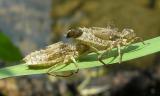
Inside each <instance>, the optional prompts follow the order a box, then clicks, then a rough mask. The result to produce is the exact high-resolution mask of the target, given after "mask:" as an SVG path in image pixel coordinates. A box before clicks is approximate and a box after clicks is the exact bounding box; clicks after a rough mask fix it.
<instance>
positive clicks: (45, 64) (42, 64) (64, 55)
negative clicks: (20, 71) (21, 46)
mask: <svg viewBox="0 0 160 96" xmlns="http://www.w3.org/2000/svg"><path fill="white" fill-rule="evenodd" d="M79 56H80V52H78V50H77V48H76V45H74V44H70V43H63V42H58V43H55V44H52V45H50V46H48V47H47V48H46V49H43V50H40V51H35V52H32V53H31V54H29V55H27V56H26V57H25V58H24V59H23V60H24V61H25V62H26V64H28V66H29V68H49V67H50V68H49V70H48V74H50V73H52V71H51V69H53V68H55V67H56V66H59V65H62V64H65V65H67V64H69V63H71V62H73V63H76V60H75V59H76V58H78V57H79ZM75 66H76V68H77V70H78V67H77V65H76V64H75Z"/></svg>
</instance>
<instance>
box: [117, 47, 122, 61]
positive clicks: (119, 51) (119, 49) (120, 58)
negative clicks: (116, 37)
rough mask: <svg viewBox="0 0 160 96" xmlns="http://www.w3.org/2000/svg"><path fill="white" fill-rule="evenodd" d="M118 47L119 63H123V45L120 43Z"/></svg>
mask: <svg viewBox="0 0 160 96" xmlns="http://www.w3.org/2000/svg"><path fill="white" fill-rule="evenodd" d="M117 49H118V57H119V63H121V62H122V53H121V46H120V44H118V45H117Z"/></svg>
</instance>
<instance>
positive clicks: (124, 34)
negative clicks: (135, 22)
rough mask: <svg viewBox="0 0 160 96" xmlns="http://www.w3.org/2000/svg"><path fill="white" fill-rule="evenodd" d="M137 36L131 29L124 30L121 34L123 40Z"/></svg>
mask: <svg viewBox="0 0 160 96" xmlns="http://www.w3.org/2000/svg"><path fill="white" fill-rule="evenodd" d="M135 36H136V34H135V32H134V30H133V29H129V28H125V29H123V30H122V33H121V36H120V37H121V38H124V39H132V38H134V37H135Z"/></svg>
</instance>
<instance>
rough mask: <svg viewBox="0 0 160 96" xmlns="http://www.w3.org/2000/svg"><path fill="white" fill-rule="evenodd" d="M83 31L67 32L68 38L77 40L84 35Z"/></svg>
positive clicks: (72, 30) (73, 30)
mask: <svg viewBox="0 0 160 96" xmlns="http://www.w3.org/2000/svg"><path fill="white" fill-rule="evenodd" d="M82 33H83V32H82V30H80V29H71V30H69V31H68V32H67V36H66V38H77V37H79V36H81V35H82Z"/></svg>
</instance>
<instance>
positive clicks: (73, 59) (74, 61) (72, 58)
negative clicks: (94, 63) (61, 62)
mask: <svg viewBox="0 0 160 96" xmlns="http://www.w3.org/2000/svg"><path fill="white" fill-rule="evenodd" d="M71 60H72V61H73V63H74V66H75V67H76V68H77V70H76V71H75V73H78V71H79V67H78V64H77V61H76V60H75V58H74V57H71Z"/></svg>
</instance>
